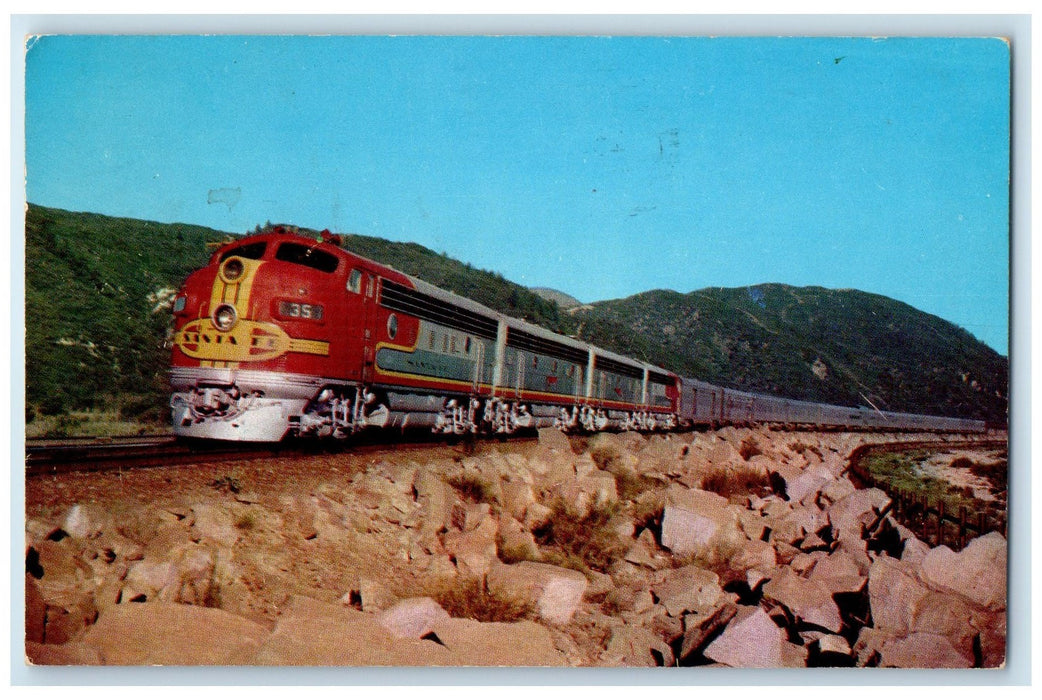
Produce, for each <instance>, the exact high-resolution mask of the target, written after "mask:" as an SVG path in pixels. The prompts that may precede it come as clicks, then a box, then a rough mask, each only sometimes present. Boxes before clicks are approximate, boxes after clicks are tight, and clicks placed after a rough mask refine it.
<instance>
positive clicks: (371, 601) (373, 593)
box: [358, 578, 397, 612]
mask: <svg viewBox="0 0 1042 700" xmlns="http://www.w3.org/2000/svg"><path fill="white" fill-rule="evenodd" d="M358 597H359V598H360V599H361V601H362V610H363V611H365V612H379V611H381V610H386V609H387V608H389V607H391V606H392V605H394V604H395V602H397V598H396V597H395V595H394V594H393V593H391V591H390V590H389V589H388V588H387V587H386V586H385V585H383V584H382V583H380V582H379V581H377V580H375V579H371V578H362V579H359V581H358Z"/></svg>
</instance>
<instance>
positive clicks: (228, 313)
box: [211, 304, 239, 331]
mask: <svg viewBox="0 0 1042 700" xmlns="http://www.w3.org/2000/svg"><path fill="white" fill-rule="evenodd" d="M211 320H213V325H214V327H215V328H216V329H217V330H219V331H230V330H231V329H232V326H234V325H235V322H236V321H238V320H239V314H238V312H237V311H236V310H235V307H234V306H232V305H231V304H221V305H220V306H218V307H217V308H216V309H214V310H213V316H212V317H211Z"/></svg>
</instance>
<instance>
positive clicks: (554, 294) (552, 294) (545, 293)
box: [530, 287, 583, 310]
mask: <svg viewBox="0 0 1042 700" xmlns="http://www.w3.org/2000/svg"><path fill="white" fill-rule="evenodd" d="M530 289H531V290H532V291H533V292H535V293H536V294H538V295H539V296H541V297H543V298H544V299H548V300H550V301H552V302H554V303H555V304H557V305H558V306H560V307H561V308H562V309H565V310H568V309H572V308H575V307H576V306H582V304H583V303H582V302H581V301H579V300H578V299H576V298H575V297H573V296H571V295H570V294H565V293H564V292H562V291H559V290H557V289H550V288H549V287H530Z"/></svg>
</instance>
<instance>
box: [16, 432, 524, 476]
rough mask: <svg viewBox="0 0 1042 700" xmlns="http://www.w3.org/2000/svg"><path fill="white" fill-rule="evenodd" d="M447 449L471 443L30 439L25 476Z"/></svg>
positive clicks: (421, 436)
mask: <svg viewBox="0 0 1042 700" xmlns="http://www.w3.org/2000/svg"><path fill="white" fill-rule="evenodd" d="M534 439H536V438H535V437H534V436H526V435H517V436H512V437H511V441H512V442H514V441H529V440H534ZM447 445H453V446H457V447H460V449H466V448H465V445H466V439H465V438H455V437H452V436H448V437H447V436H444V435H434V434H431V433H427V432H417V433H416V434H407V435H406V436H404V437H403V436H400V435H399V436H397V437H394V436H389V435H378V434H374V435H372V436H365V435H362V436H359V437H358V438H357V439H353V440H348V441H345V442H342V443H341V442H337V443H326V442H314V441H306V440H301V441H299V442H298V441H288V442H283V443H277V444H271V443H259V444H256V443H225V442H208V441H192V440H184V439H178V438H175V437H173V436H171V435H151V436H140V437H133V438H66V439H60V440H29V441H27V442H26V447H25V474H26V477H27V478H32V477H39V476H45V475H49V474H62V473H66V472H92V471H93V472H96V471H111V470H117V469H140V468H147V467H165V466H173V465H181V464H205V463H208V462H224V461H229V460H238V459H262V458H265V457H307V456H314V455H321V454H332V453H337V452H350V453H352V454H370V453H378V452H382V451H386V450H395V451H402V450H422V449H430V448H432V447H438V446H447Z"/></svg>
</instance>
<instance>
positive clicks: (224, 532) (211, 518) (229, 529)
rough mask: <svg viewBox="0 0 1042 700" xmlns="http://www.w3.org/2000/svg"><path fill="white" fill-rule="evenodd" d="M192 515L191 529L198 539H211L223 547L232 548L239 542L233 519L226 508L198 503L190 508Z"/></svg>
mask: <svg viewBox="0 0 1042 700" xmlns="http://www.w3.org/2000/svg"><path fill="white" fill-rule="evenodd" d="M192 513H193V514H194V515H195V523H194V524H193V525H192V527H193V529H194V530H195V531H196V532H197V533H198V535H199V537H200V538H207V539H211V540H213V541H215V542H217V543H219V544H221V545H224V546H225V547H231V546H234V545H235V543H236V542H238V541H239V530H238V529H237V528H236V527H235V518H234V517H233V516H232V514H231V512H230V511H229V510H227V509H226V508H223V507H221V506H215V505H209V504H205V503H198V504H196V505H193V506H192Z"/></svg>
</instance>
